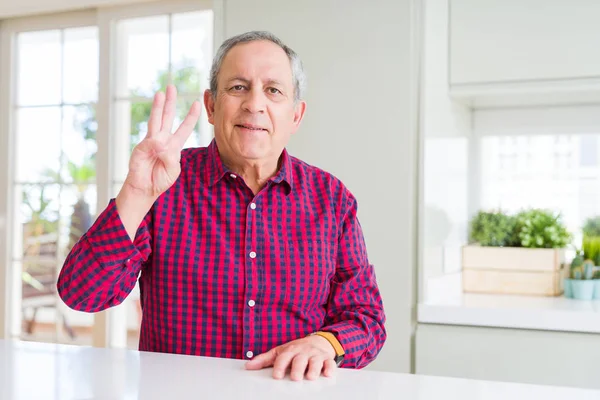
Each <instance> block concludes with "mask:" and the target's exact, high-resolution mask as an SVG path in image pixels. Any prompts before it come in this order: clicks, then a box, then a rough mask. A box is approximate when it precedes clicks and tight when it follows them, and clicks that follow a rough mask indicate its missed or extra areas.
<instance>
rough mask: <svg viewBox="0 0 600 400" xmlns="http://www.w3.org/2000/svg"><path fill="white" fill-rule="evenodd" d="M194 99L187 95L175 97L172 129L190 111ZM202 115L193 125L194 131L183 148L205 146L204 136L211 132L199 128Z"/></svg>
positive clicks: (174, 128) (177, 126) (176, 126)
mask: <svg viewBox="0 0 600 400" xmlns="http://www.w3.org/2000/svg"><path fill="white" fill-rule="evenodd" d="M194 100H195V98H193V97H189V96H188V97H180V98H178V99H177V116H176V117H175V121H174V122H173V131H175V130H176V129H177V128H179V125H180V124H181V123H182V122H183V120H184V118H185V117H186V115H187V113H188V112H189V111H190V108H191V107H192V103H193V102H194ZM202 117H203V116H202V115H201V116H200V119H199V120H198V123H197V124H196V126H195V127H194V131H193V132H192V134H191V135H190V137H189V138H188V140H187V141H186V142H185V145H184V148H188V147H200V146H205V142H206V136H207V135H212V132H208V133H206V132H203V131H202V130H201V127H202V124H201V121H202ZM205 118H206V117H205ZM209 141H210V139H209Z"/></svg>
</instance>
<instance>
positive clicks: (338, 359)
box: [309, 331, 346, 367]
mask: <svg viewBox="0 0 600 400" xmlns="http://www.w3.org/2000/svg"><path fill="white" fill-rule="evenodd" d="M312 335H318V336H321V337H324V338H325V339H327V341H328V342H329V343H331V346H333V349H334V350H335V358H334V359H333V361H335V364H336V365H337V366H338V367H339V366H340V365H341V364H342V362H343V361H344V355H345V354H346V352H345V351H344V348H343V347H342V345H341V343H340V342H339V340H337V338H336V337H335V335H334V334H333V333H331V332H325V331H317V332H313V333H311V334H310V335H309V336H312Z"/></svg>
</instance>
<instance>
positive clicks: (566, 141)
mask: <svg viewBox="0 0 600 400" xmlns="http://www.w3.org/2000/svg"><path fill="white" fill-rule="evenodd" d="M598 137H600V134H563V135H561V134H557V135H536V136H513V137H512V138H513V140H515V141H516V142H518V145H516V146H511V147H510V148H506V147H504V146H502V143H503V142H504V141H505V140H506V138H505V137H485V138H482V140H481V154H482V157H481V159H482V164H481V167H482V176H481V186H480V195H481V207H482V208H483V209H493V208H500V209H503V210H505V211H508V212H513V213H514V212H518V211H520V210H521V209H523V208H527V207H536V208H547V209H551V210H554V211H557V212H560V213H561V214H562V216H563V219H564V221H565V223H566V224H567V227H568V229H569V230H570V231H571V232H574V233H577V232H579V231H580V230H581V227H582V226H583V224H584V222H585V220H586V219H587V218H589V217H592V216H597V215H600V202H599V200H600V167H599V166H598V165H597V163H596V160H597V159H598V152H599V148H598V144H597V143H598ZM506 159H510V160H511V162H510V163H506V162H503V160H506Z"/></svg>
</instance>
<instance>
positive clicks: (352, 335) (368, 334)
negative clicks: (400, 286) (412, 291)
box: [321, 195, 386, 368]
mask: <svg viewBox="0 0 600 400" xmlns="http://www.w3.org/2000/svg"><path fill="white" fill-rule="evenodd" d="M356 212H357V202H356V199H355V198H354V197H353V196H351V195H350V196H349V197H348V200H347V207H346V211H345V214H344V219H343V228H342V232H341V235H340V236H339V243H338V255H337V265H336V273H335V276H334V278H333V280H332V284H331V292H330V296H329V301H328V307H327V316H326V319H325V326H324V327H323V328H322V329H321V330H324V331H328V332H332V333H333V334H335V336H336V338H337V339H338V341H339V342H340V343H341V345H342V347H343V348H344V352H345V356H344V361H343V362H342V364H341V366H342V367H346V368H363V367H365V366H367V365H368V364H369V363H370V362H371V361H373V360H374V359H375V357H376V356H377V354H379V351H380V350H381V348H382V347H383V344H384V342H385V340H386V330H385V327H384V324H385V313H384V310H383V302H382V299H381V295H380V293H379V288H378V286H377V281H376V277H375V269H374V268H373V265H371V264H370V263H369V261H368V257H367V251H366V245H365V241H364V237H363V233H362V228H361V226H360V223H359V221H358V218H357V216H356Z"/></svg>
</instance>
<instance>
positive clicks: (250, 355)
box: [246, 351, 254, 358]
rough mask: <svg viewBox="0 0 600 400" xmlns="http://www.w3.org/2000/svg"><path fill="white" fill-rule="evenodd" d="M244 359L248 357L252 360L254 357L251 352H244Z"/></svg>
mask: <svg viewBox="0 0 600 400" xmlns="http://www.w3.org/2000/svg"><path fill="white" fill-rule="evenodd" d="M246 357H248V358H252V357H254V353H253V352H251V351H247V352H246Z"/></svg>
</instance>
